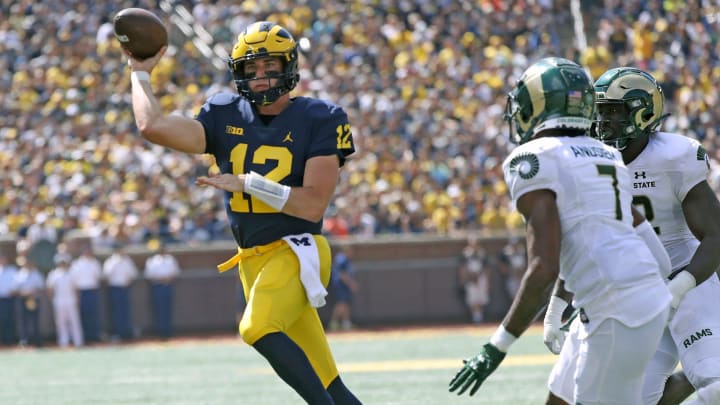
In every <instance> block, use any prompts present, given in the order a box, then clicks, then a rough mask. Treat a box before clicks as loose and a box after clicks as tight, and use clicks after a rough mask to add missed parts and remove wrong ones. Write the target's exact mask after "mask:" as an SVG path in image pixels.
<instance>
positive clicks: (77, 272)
mask: <svg viewBox="0 0 720 405" xmlns="http://www.w3.org/2000/svg"><path fill="white" fill-rule="evenodd" d="M70 274H71V275H72V278H73V281H74V282H75V285H76V286H77V288H78V289H80V290H91V289H95V288H98V287H100V279H101V277H102V265H101V264H100V260H98V259H96V258H95V257H94V256H92V254H90V253H88V254H83V255H82V256H80V257H78V258H77V259H75V260H74V261H73V262H72V265H71V266H70Z"/></svg>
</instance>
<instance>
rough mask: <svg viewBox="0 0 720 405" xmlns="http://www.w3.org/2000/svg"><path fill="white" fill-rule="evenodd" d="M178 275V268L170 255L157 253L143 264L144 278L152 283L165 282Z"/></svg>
mask: <svg viewBox="0 0 720 405" xmlns="http://www.w3.org/2000/svg"><path fill="white" fill-rule="evenodd" d="M179 274H180V266H179V265H178V262H177V260H176V259H175V257H173V256H172V255H171V254H168V253H163V252H159V253H157V254H155V255H153V256H150V257H149V258H148V259H147V261H146V262H145V278H147V279H148V280H153V281H166V280H169V279H173V278H175V277H177V276H178V275H179Z"/></svg>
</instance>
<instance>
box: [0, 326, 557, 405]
mask: <svg viewBox="0 0 720 405" xmlns="http://www.w3.org/2000/svg"><path fill="white" fill-rule="evenodd" d="M492 331H493V328H478V327H449V328H434V329H429V328H415V329H408V330H392V331H389V330H388V331H375V332H371V331H368V332H352V333H336V334H330V343H331V345H332V348H333V351H334V354H335V358H336V360H337V362H338V367H339V368H340V372H341V375H342V377H343V380H344V381H345V382H346V383H347V385H348V386H349V387H350V388H351V389H352V390H353V391H354V392H355V393H356V395H357V396H358V397H359V398H360V399H361V400H362V401H363V403H365V404H442V405H444V404H469V403H473V404H493V405H496V404H517V405H520V404H541V403H544V399H545V396H546V393H547V390H546V388H545V381H546V378H547V375H548V373H549V371H550V368H551V367H552V363H553V361H554V358H555V357H554V356H553V355H551V354H549V352H548V351H547V349H545V347H544V345H543V343H542V337H541V329H538V328H532V329H531V330H529V331H528V333H527V334H526V335H524V336H523V337H522V338H521V339H519V340H518V341H517V342H516V344H515V345H514V346H513V348H512V349H511V350H510V354H509V355H508V357H507V358H506V359H505V361H504V362H503V364H502V365H501V366H500V368H499V369H498V370H497V371H496V372H495V373H494V374H493V375H492V376H491V377H490V378H489V379H488V380H487V381H486V382H485V384H483V386H482V387H481V388H480V391H478V393H477V394H475V397H472V398H471V397H468V396H467V395H465V396H463V397H458V396H457V395H455V394H451V393H449V392H448V391H447V385H448V382H449V381H450V379H451V378H452V376H453V375H454V373H455V372H456V371H457V370H458V369H459V367H460V365H461V364H462V363H461V359H462V358H463V357H466V356H468V355H470V354H474V353H475V352H476V351H477V350H478V349H479V348H480V347H481V345H482V344H483V343H484V342H485V341H486V339H487V338H488V337H489V334H490V333H492ZM302 403H303V402H302V400H301V399H300V397H299V396H297V395H296V394H295V393H294V392H293V391H291V390H290V388H288V387H287V386H286V385H285V384H284V383H283V382H282V381H281V380H280V379H279V378H278V377H276V376H275V374H274V373H273V371H272V369H271V368H270V367H269V366H268V365H267V364H266V363H265V361H264V359H262V358H261V357H260V356H259V355H258V354H257V353H256V352H255V351H254V350H253V349H252V348H250V347H249V346H247V345H245V344H244V343H243V342H242V341H240V340H239V339H236V338H230V337H227V338H203V339H178V340H174V341H171V342H166V343H152V342H145V343H135V344H131V345H124V346H96V347H92V348H84V349H81V350H60V349H56V348H45V349H39V350H38V349H13V350H2V351H0V404H12V405H20V404H33V405H34V404H43V405H44V404H53V405H55V404H68V405H70V404H72V405H79V404H146V405H149V404H158V405H159V404H163V405H164V404H209V405H216V404H218V405H224V404H253V405H254V404H283V405H289V404H302Z"/></svg>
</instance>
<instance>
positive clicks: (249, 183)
mask: <svg viewBox="0 0 720 405" xmlns="http://www.w3.org/2000/svg"><path fill="white" fill-rule="evenodd" d="M244 190H245V192H246V193H248V194H250V195H252V196H254V197H257V198H258V199H260V201H262V202H264V203H265V204H267V205H269V206H271V207H273V208H275V209H276V210H278V211H282V209H283V207H284V206H285V203H287V200H288V198H289V197H290V187H288V186H286V185H283V184H280V183H277V182H274V181H272V180H268V179H266V178H265V177H263V176H262V175H260V174H257V173H255V172H250V173H247V174H246V175H245V185H244Z"/></svg>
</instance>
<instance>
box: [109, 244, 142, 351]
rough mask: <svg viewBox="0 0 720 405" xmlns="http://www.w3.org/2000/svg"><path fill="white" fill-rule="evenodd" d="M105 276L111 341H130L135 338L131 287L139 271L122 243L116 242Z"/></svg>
mask: <svg viewBox="0 0 720 405" xmlns="http://www.w3.org/2000/svg"><path fill="white" fill-rule="evenodd" d="M103 276H104V277H105V280H107V284H108V293H109V298H110V313H111V317H110V320H111V324H112V327H111V339H112V340H113V341H116V340H119V339H122V340H129V339H131V338H132V337H133V327H132V320H131V317H130V314H131V310H130V285H131V284H132V282H133V281H134V280H135V279H136V278H137V276H138V270H137V267H136V266H135V262H133V260H132V259H131V258H130V256H128V255H127V254H126V253H125V249H124V247H123V245H122V244H121V243H119V242H116V243H115V244H114V245H113V253H112V254H111V255H110V256H109V257H108V258H107V259H105V262H104V263H103Z"/></svg>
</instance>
